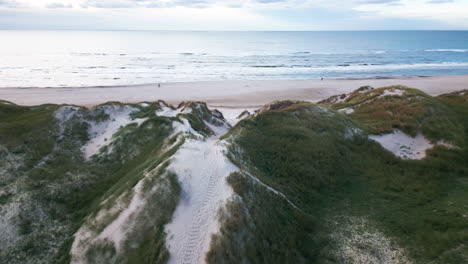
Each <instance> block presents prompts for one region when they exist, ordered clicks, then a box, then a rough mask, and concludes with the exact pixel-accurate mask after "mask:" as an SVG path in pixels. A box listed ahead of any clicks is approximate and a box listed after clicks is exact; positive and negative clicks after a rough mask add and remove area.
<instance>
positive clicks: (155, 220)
mask: <svg viewBox="0 0 468 264" xmlns="http://www.w3.org/2000/svg"><path fill="white" fill-rule="evenodd" d="M467 96H468V93H467V92H466V91H462V92H458V93H452V94H447V95H441V96H438V97H431V96H428V95H426V94H424V93H422V92H420V91H417V90H414V89H409V88H406V87H401V86H400V87H385V88H380V89H371V88H369V87H365V88H362V89H359V90H357V91H355V92H353V93H352V94H351V95H348V94H345V95H344V96H338V97H334V98H332V99H330V100H328V101H327V102H322V103H323V104H322V105H318V104H312V103H309V102H304V101H294V100H289V101H278V102H274V103H272V104H269V105H266V106H265V107H263V108H261V109H260V110H259V111H253V110H254V109H248V111H241V110H239V109H235V110H233V109H227V110H226V109H224V110H223V111H224V113H227V114H226V116H224V115H223V114H222V113H221V112H219V111H217V110H210V109H208V107H207V105H206V104H205V103H201V102H186V103H182V104H180V105H179V106H177V107H173V106H171V105H169V104H166V103H165V102H164V101H156V102H142V103H137V104H122V103H117V102H110V103H106V104H103V105H99V106H96V107H93V108H91V109H86V108H83V107H78V106H70V105H40V106H32V107H24V106H18V105H15V104H12V103H10V102H5V101H0V186H1V187H2V188H1V189H0V230H2V232H0V241H2V242H4V243H0V263H9V264H10V263H13V264H16V263H70V262H71V263H132V264H133V263H137V264H138V263H205V262H206V263H216V264H219V263H281V264H283V263H315V262H316V263H434V264H439V263H440V264H442V263H443V264H446V263H449V264H451V263H454V264H455V263H457V264H458V263H464V262H466V260H467V259H468V246H467V245H468V244H467V243H466V241H468V233H467V232H466V217H467V215H468V212H467V211H466V201H467V199H468V197H467V193H468V181H467V179H468V167H467V163H466V160H468V148H467V142H468V104H467V102H468V101H467V100H468V99H467ZM343 109H344V110H343ZM226 111H227V112H226ZM226 120H227V121H226ZM236 122H237V123H236ZM394 135H398V136H399V137H395V136H394ZM402 137H404V138H405V140H407V141H405V142H403V141H401V140H400V139H401V138H402ZM381 138H385V140H386V142H390V143H391V144H390V145H389V146H390V147H388V146H386V144H384V143H385V142H382V141H380V142H379V140H380V139H381ZM376 141H377V142H376ZM397 141H398V142H397ZM420 142H425V143H427V144H428V145H430V147H428V148H427V149H424V150H423V149H420V148H416V147H420V146H419V145H418V144H419V143H420ZM396 143H398V144H400V145H399V146H397V147H395V146H396ZM403 145H405V146H406V145H408V147H409V149H405V148H401V147H402V146H403ZM417 145H418V146H417ZM421 146H422V145H421ZM424 146H426V145H424ZM392 148H393V149H398V151H399V152H400V153H403V154H404V155H406V156H404V155H398V153H396V151H394V153H392V152H389V151H388V150H392ZM387 149H388V150H387ZM415 149H417V152H420V153H415V151H414V150H415ZM422 151H424V153H422ZM410 152H411V153H410ZM410 154H411V155H410ZM416 154H417V155H420V156H421V155H422V154H424V156H423V157H422V156H421V157H420V156H415V155H416ZM415 157H416V158H415ZM413 158H415V159H413ZM419 158H420V159H419Z"/></svg>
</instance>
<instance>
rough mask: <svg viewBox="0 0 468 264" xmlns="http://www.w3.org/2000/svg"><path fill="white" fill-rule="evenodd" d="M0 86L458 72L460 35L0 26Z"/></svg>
mask: <svg viewBox="0 0 468 264" xmlns="http://www.w3.org/2000/svg"><path fill="white" fill-rule="evenodd" d="M0 40H1V43H2V45H1V46H0V87H36V86H38V87H59V86H99V85H126V84H142V83H156V82H169V81H200V80H226V79H229V80H247V79H248V80H275V79H317V78H322V77H323V78H355V77H356V78H360V77H379V76H406V75H411V76H414V75H446V74H467V73H468V31H377V32H172V31H0Z"/></svg>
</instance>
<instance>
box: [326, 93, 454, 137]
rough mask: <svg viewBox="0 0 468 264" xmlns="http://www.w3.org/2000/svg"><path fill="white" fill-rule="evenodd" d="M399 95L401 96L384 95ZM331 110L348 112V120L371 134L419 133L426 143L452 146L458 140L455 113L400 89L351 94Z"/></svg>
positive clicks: (418, 95)
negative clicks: (347, 110)
mask: <svg viewBox="0 0 468 264" xmlns="http://www.w3.org/2000/svg"><path fill="white" fill-rule="evenodd" d="M388 91H401V92H403V94H402V95H385V92H388ZM331 107H332V108H333V109H336V110H339V109H346V108H352V109H354V112H353V113H351V114H350V115H349V116H350V117H351V118H352V119H354V120H357V121H358V122H359V123H360V124H362V125H364V126H365V127H366V128H368V130H369V132H370V133H372V134H384V133H391V132H392V131H393V130H394V129H400V130H402V131H403V132H405V133H407V134H409V135H411V136H416V134H417V132H418V131H421V132H422V133H423V134H424V136H426V137H427V138H428V139H429V140H431V141H433V142H436V141H438V140H441V139H442V140H446V141H449V142H453V143H454V144H461V143H462V142H456V141H457V140H458V141H459V140H462V134H463V128H462V127H461V126H460V125H459V124H458V123H457V120H456V118H455V113H454V112H453V110H452V109H450V108H449V107H448V106H447V105H445V104H443V103H442V102H441V101H440V100H439V99H438V98H434V97H431V96H429V95H427V94H425V93H424V92H422V91H419V90H416V89H411V88H408V87H404V86H391V87H384V88H379V89H374V90H370V91H366V92H361V93H360V92H354V93H352V94H351V95H350V96H349V97H348V98H347V99H346V100H345V101H344V102H341V103H337V104H333V105H332V106H331Z"/></svg>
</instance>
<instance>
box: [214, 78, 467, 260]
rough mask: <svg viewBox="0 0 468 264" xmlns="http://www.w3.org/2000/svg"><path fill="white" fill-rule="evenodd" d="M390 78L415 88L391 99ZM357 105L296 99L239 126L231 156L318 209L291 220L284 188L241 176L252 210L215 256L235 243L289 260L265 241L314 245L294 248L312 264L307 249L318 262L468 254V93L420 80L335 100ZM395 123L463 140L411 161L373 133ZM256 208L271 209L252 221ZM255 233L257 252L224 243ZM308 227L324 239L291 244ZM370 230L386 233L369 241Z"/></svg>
mask: <svg viewBox="0 0 468 264" xmlns="http://www.w3.org/2000/svg"><path fill="white" fill-rule="evenodd" d="M386 89H390V90H391V89H401V90H404V91H405V92H404V94H403V95H402V96H398V95H389V96H385V97H380V98H379V95H381V94H383V93H384V91H385V90H386ZM370 100H372V101H370ZM366 101H370V102H367V103H364V102H366ZM346 107H354V108H355V111H354V113H352V114H349V115H347V114H344V113H338V112H334V111H331V110H328V109H326V108H323V107H322V106H317V105H313V104H296V105H292V106H287V107H285V108H283V109H276V110H273V111H267V112H263V113H260V114H258V115H256V116H255V117H253V118H250V119H247V120H244V121H242V122H240V123H239V124H238V125H237V126H236V128H235V129H234V130H233V131H231V133H230V134H229V135H230V139H231V140H232V145H231V146H232V147H231V152H230V155H231V158H232V159H233V160H234V161H235V162H236V163H237V164H238V165H239V166H240V167H241V168H243V169H244V170H245V171H248V172H250V173H251V174H253V175H255V176H256V177H258V178H259V179H260V180H261V181H263V182H264V183H266V184H267V185H269V186H271V187H273V188H275V189H277V190H279V191H280V192H282V193H283V194H285V196H286V197H288V199H290V200H291V201H292V202H293V203H294V204H296V205H297V206H298V208H300V209H301V210H300V212H301V213H303V214H304V217H303V218H305V219H311V220H310V222H309V224H308V225H306V226H304V225H300V224H297V222H296V220H294V216H293V215H294V214H290V215H288V220H287V221H285V220H284V219H283V218H282V217H276V216H277V215H281V212H282V211H283V210H284V209H283V208H282V207H281V206H278V202H277V201H276V200H277V199H270V200H267V201H266V202H265V201H264V200H262V199H261V197H263V196H264V195H266V193H267V191H266V190H264V191H263V192H262V193H259V191H258V190H255V191H252V188H254V185H255V184H252V183H250V184H249V183H244V184H242V185H239V184H238V183H237V184H233V186H234V189H235V190H236V192H237V193H238V194H239V196H240V201H242V202H237V203H236V202H233V203H234V205H237V207H240V209H239V208H237V211H240V212H243V211H247V212H249V213H244V214H240V213H239V214H237V215H236V216H237V218H235V220H233V219H232V218H231V219H228V220H224V225H223V228H224V229H223V232H224V233H223V234H222V236H219V237H216V239H215V240H214V243H213V245H214V247H213V252H211V254H210V257H209V258H208V260H210V261H211V263H216V262H217V260H218V259H216V258H214V257H213V256H222V255H223V254H224V255H229V256H233V255H234V256H244V258H243V259H244V260H245V263H248V262H255V263H262V261H258V257H259V256H262V259H277V260H278V262H281V261H280V259H279V258H276V257H275V255H274V250H272V251H271V252H270V251H266V252H265V251H264V250H263V249H256V246H255V245H258V244H263V243H266V244H268V245H269V246H270V248H275V249H276V248H279V249H281V250H284V251H285V252H301V250H303V249H304V248H307V250H305V251H304V252H303V254H297V255H293V256H292V257H291V258H290V261H288V262H289V263H300V262H301V261H302V259H303V257H304V256H307V260H308V262H312V263H360V262H361V263H369V262H374V263H405V262H414V263H463V262H466V261H467V260H468V247H467V246H466V245H467V242H468V221H467V215H468V212H467V209H466V206H467V204H466V201H468V192H467V191H468V164H467V162H466V161H467V160H468V148H467V147H466V145H465V144H464V142H467V141H466V140H467V139H468V130H467V129H468V115H467V110H468V103H467V101H466V95H461V94H452V95H446V96H440V97H438V98H432V97H429V96H427V95H425V94H423V93H422V92H419V91H416V90H413V89H408V88H404V87H391V88H382V89H377V90H373V91H368V92H364V93H358V92H356V93H355V94H354V95H351V96H350V97H349V98H348V99H347V100H346V101H344V102H340V103H338V104H336V105H333V104H332V105H331V108H333V109H342V108H346ZM411 109H415V110H414V111H411ZM434 124H435V125H434ZM393 128H400V129H402V130H403V131H405V132H407V133H409V134H415V133H416V131H418V130H422V132H423V133H424V135H425V136H427V137H428V138H430V139H431V140H433V141H437V140H441V139H443V140H448V141H450V142H454V143H456V144H457V145H456V146H457V147H456V148H453V149H448V148H444V147H436V148H434V149H433V150H430V151H429V153H428V156H427V157H426V158H425V159H423V160H402V159H399V158H396V157H395V156H393V155H392V154H391V153H389V152H387V151H386V150H384V149H383V148H382V147H380V146H379V145H378V144H377V143H375V142H372V141H370V140H368V139H367V137H366V134H367V133H385V132H390V131H391V130H392V129H393ZM360 129H361V130H360ZM347 131H348V132H347ZM349 131H354V132H355V133H350V132H349ZM245 193H248V195H246V194H245ZM257 197H258V198H259V199H257ZM234 205H229V206H234ZM229 206H228V208H229ZM252 208H256V210H262V211H263V210H267V211H268V212H270V213H269V214H265V215H262V214H261V213H260V214H257V218H256V219H255V226H254V227H253V228H252V227H244V226H245V225H243V224H239V223H240V222H242V221H246V219H248V217H249V216H250V215H251V214H252V213H251V211H250V210H253V209H252ZM290 210H292V208H290ZM221 219H223V218H221ZM233 221H234V223H233ZM236 221H237V222H239V223H236ZM272 222H273V223H272ZM264 224H265V225H269V226H277V227H276V228H273V229H271V231H272V232H274V233H275V234H276V233H279V234H281V235H280V236H275V235H273V234H269V233H265V232H262V226H264ZM280 226H281V227H280ZM251 229H252V230H251ZM257 229H258V232H257V231H255V230H257ZM273 230H274V231H273ZM284 230H287V232H283V231H284ZM244 232H248V233H249V234H250V235H251V236H252V238H249V239H247V240H243V241H247V242H245V243H246V244H247V246H251V247H250V248H249V249H250V250H252V251H253V252H249V253H250V254H249V255H248V256H245V255H244V254H242V253H241V252H240V250H241V249H239V248H235V247H229V248H227V247H223V246H221V245H226V244H229V243H234V241H238V240H239V239H240V237H239V236H240V235H237V234H243V233H244ZM353 232H354V233H353ZM304 234H307V237H313V238H315V239H316V240H318V242H317V241H316V240H312V241H315V242H316V243H313V242H310V240H308V239H307V238H303V239H302V240H301V242H302V243H299V244H293V245H289V244H288V245H285V243H284V242H285V241H290V240H295V239H296V238H297V237H300V236H301V235H304ZM362 234H367V239H369V240H370V239H371V238H372V237H375V238H376V239H375V241H374V242H373V243H369V241H367V242H366V241H365V239H362ZM360 236H361V237H360ZM350 238H353V240H352V241H349V239H350ZM364 238H366V236H364ZM250 242H252V244H250ZM311 248H312V249H311ZM306 252H307V253H310V254H309V255H306ZM265 255H266V256H265ZM228 262H229V263H235V261H228ZM273 262H275V261H273Z"/></svg>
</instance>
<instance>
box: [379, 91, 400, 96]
mask: <svg viewBox="0 0 468 264" xmlns="http://www.w3.org/2000/svg"><path fill="white" fill-rule="evenodd" d="M404 93H405V90H401V89H385V90H384V92H383V94H381V95H380V96H379V97H385V96H402V95H403V94H404Z"/></svg>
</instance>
